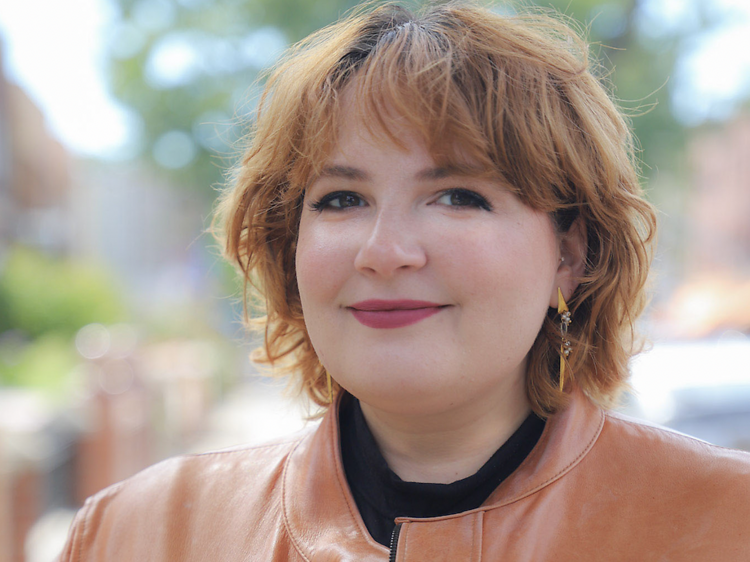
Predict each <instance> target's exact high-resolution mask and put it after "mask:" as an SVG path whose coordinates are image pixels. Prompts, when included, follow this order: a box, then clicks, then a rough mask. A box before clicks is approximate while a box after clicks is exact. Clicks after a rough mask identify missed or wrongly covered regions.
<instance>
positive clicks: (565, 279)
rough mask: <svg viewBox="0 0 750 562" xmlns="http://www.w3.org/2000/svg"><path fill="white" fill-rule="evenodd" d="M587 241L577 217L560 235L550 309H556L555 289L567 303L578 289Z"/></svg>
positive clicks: (584, 226) (583, 228)
mask: <svg viewBox="0 0 750 562" xmlns="http://www.w3.org/2000/svg"><path fill="white" fill-rule="evenodd" d="M587 251H588V239H587V237H586V224H585V223H584V222H583V219H582V218H581V217H578V218H577V219H576V220H574V221H573V224H572V225H570V228H569V229H568V231H567V232H564V233H563V234H561V235H560V258H562V259H561V260H560V263H559V265H558V267H557V273H556V274H555V286H554V287H553V289H552V294H551V295H550V300H549V305H550V307H552V308H554V309H557V288H558V287H560V289H561V290H562V294H563V298H564V299H565V300H566V301H569V300H570V299H571V297H572V296H573V293H574V292H575V290H576V289H577V288H578V284H579V283H580V280H581V278H582V277H583V274H584V273H585V272H586V254H587Z"/></svg>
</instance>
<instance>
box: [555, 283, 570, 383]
mask: <svg viewBox="0 0 750 562" xmlns="http://www.w3.org/2000/svg"><path fill="white" fill-rule="evenodd" d="M557 313H558V314H559V315H560V335H561V336H562V343H561V344H560V390H562V389H563V384H564V382H565V363H566V362H567V359H568V356H569V355H570V349H571V345H570V340H569V339H568V326H570V322H571V319H570V310H568V305H567V304H566V302H565V299H564V298H563V294H562V290H561V289H560V287H558V288H557Z"/></svg>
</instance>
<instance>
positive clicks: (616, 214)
mask: <svg viewBox="0 0 750 562" xmlns="http://www.w3.org/2000/svg"><path fill="white" fill-rule="evenodd" d="M592 68H594V69H595V68H596V67H595V66H592V63H591V61H590V60H589V53H588V44H587V43H586V42H585V41H584V40H583V39H581V38H580V37H579V35H578V34H577V33H576V32H575V31H574V30H573V29H571V27H570V26H569V25H568V24H566V23H565V22H564V21H562V19H561V18H560V17H557V16H549V15H546V14H543V13H526V14H521V15H503V14H500V13H497V12H494V11H492V10H489V9H486V8H482V7H477V6H475V5H472V4H467V3H457V2H450V3H446V4H442V5H437V6H429V7H427V8H425V9H424V10H423V11H421V12H420V13H418V14H413V13H411V12H410V11H408V10H406V9H404V8H403V7H400V6H398V5H393V4H387V5H380V6H376V7H373V6H369V7H366V8H362V9H360V10H358V11H355V12H353V13H352V14H349V15H348V16H346V17H344V18H343V19H341V20H340V21H338V22H337V23H334V24H332V25H330V26H329V27H326V28H324V29H322V30H321V31H318V32H316V33H314V34H313V35H311V36H310V37H308V38H307V39H305V40H303V41H301V42H300V43H298V44H297V45H295V46H293V47H292V48H291V49H290V50H289V51H288V52H287V53H286V55H285V56H284V57H282V59H281V60H280V61H279V63H278V64H277V65H276V66H275V67H274V68H273V69H271V70H270V71H269V72H268V73H267V74H266V76H265V78H266V85H265V89H264V93H263V94H262V96H261V98H260V101H259V104H258V107H257V112H256V114H255V120H254V124H253V126H252V131H251V133H250V134H249V136H248V146H247V149H246V152H245V153H244V156H243V157H242V158H241V160H240V161H239V163H238V164H237V166H236V167H235V168H234V169H233V170H232V173H231V176H230V177H231V179H230V181H229V185H228V187H227V189H226V190H225V191H224V192H223V193H222V195H221V197H220V198H219V201H218V205H217V207H216V213H215V216H214V223H213V227H214V232H215V234H216V235H217V236H218V238H219V240H220V242H221V243H222V245H223V247H224V252H225V256H226V258H227V259H228V260H230V261H231V262H232V263H233V264H235V265H236V267H237V268H238V270H239V271H240V272H241V275H242V277H243V279H244V292H243V294H244V305H245V322H246V324H247V325H248V326H254V327H255V328H256V329H257V328H258V327H259V328H260V329H261V330H262V331H263V334H264V339H263V344H262V347H261V348H260V349H258V350H256V351H255V352H254V356H253V358H254V359H255V360H256V361H260V362H265V363H270V364H271V365H273V366H274V369H273V370H272V372H273V373H274V374H277V375H278V374H291V381H292V383H294V384H295V385H296V387H297V389H298V390H299V391H300V392H304V393H306V394H307V395H308V396H309V397H310V398H311V399H312V401H313V402H315V403H317V404H319V405H321V406H324V407H325V406H326V405H327V404H328V403H329V400H328V390H327V384H326V373H325V369H324V367H323V365H322V364H321V363H320V361H319V360H318V357H317V355H316V354H315V351H314V349H313V346H312V343H311V341H310V337H309V335H308V333H307V330H306V328H305V319H304V315H303V311H302V306H301V304H300V296H299V291H298V288H297V278H296V273H295V247H296V241H297V235H298V227H299V221H300V212H301V208H302V197H303V195H304V190H305V186H306V185H308V184H309V183H310V182H311V181H312V179H314V177H315V175H316V174H317V173H318V172H319V171H320V169H321V168H322V167H323V165H324V164H325V162H326V158H327V157H328V155H329V154H330V153H331V151H332V149H333V147H334V146H335V145H336V135H337V130H338V124H339V123H340V121H339V120H340V118H341V98H342V93H343V91H344V90H345V89H347V88H351V89H353V91H354V96H355V98H354V99H355V100H356V103H358V104H359V106H360V107H361V108H362V110H363V112H364V114H365V116H366V119H365V120H366V121H367V122H368V123H369V124H370V126H371V127H372V128H373V129H377V130H378V131H379V132H380V133H385V134H386V135H388V136H389V137H390V139H391V140H392V141H393V142H396V143H398V142H399V141H398V138H396V137H395V135H394V133H392V132H391V129H390V127H389V123H392V122H393V121H392V119H393V116H394V113H395V114H396V115H398V116H399V118H400V119H399V121H400V122H401V124H402V125H403V122H404V121H403V120H406V123H408V125H409V126H410V127H411V128H413V130H414V131H415V132H417V133H418V134H420V135H421V137H422V138H423V139H424V141H425V143H426V146H427V148H428V150H429V151H430V153H431V154H432V155H433V158H434V159H435V162H436V164H438V165H444V164H445V165H458V164H460V162H461V161H463V162H465V161H466V157H467V156H468V157H469V158H470V159H471V162H472V163H473V164H475V165H476V164H479V165H480V166H482V168H483V169H485V170H487V172H488V173H490V174H492V175H494V176H496V177H500V178H502V179H503V183H504V184H507V185H510V186H513V189H514V190H515V192H516V194H517V196H518V197H520V198H521V200H522V201H524V202H525V203H526V204H527V205H529V206H531V207H532V208H534V209H537V210H541V211H543V212H546V213H548V214H549V215H550V217H551V218H552V220H553V223H554V224H555V225H556V228H557V230H558V233H560V234H562V233H564V232H566V231H567V230H568V229H569V228H570V226H571V224H572V223H573V221H574V220H576V219H579V218H580V220H582V221H583V222H584V224H585V229H586V233H587V243H588V251H587V260H586V272H585V275H584V277H583V278H582V279H581V280H580V281H581V283H580V285H579V286H578V288H577V290H576V291H575V293H574V295H573V297H572V298H571V299H570V302H569V303H568V304H569V306H570V309H571V312H572V315H573V319H574V322H573V324H572V325H571V327H570V333H569V339H570V340H571V341H572V342H573V349H574V352H573V353H572V354H571V355H570V357H569V359H568V365H569V367H568V369H569V370H568V372H570V373H571V374H572V377H573V383H571V384H575V385H576V386H578V387H579V388H580V389H582V390H583V391H584V392H585V393H586V394H587V395H588V396H589V397H590V398H591V399H593V400H594V401H595V402H597V403H599V404H600V405H602V406H604V407H611V406H612V405H613V404H614V403H615V400H616V398H617V395H618V393H619V392H620V391H621V390H622V389H623V388H624V387H625V386H626V385H627V377H628V371H627V362H628V359H629V358H630V356H631V355H632V354H633V353H634V352H635V344H634V342H635V338H634V322H635V319H636V317H637V316H638V315H639V314H640V313H641V312H642V310H643V307H644V306H645V291H644V287H645V284H646V278H647V274H648V269H649V265H650V261H651V253H652V246H653V241H654V238H655V231H656V218H655V213H654V210H653V208H652V206H651V205H650V204H649V203H648V202H647V201H646V200H645V199H644V198H643V193H642V190H641V187H640V185H639V178H638V168H637V160H636V158H635V156H634V140H633V137H632V134H631V131H630V128H629V126H628V123H627V121H626V119H625V118H624V117H623V114H622V112H621V111H620V110H619V109H618V107H617V106H616V104H615V103H614V102H613V100H612V99H611V97H610V96H609V95H608V92H607V90H606V88H605V87H604V86H603V85H602V83H600V80H599V79H597V78H596V77H595V75H594V73H593V72H592V70H591V69H592ZM252 308H255V309H259V310H260V312H258V310H250V309H252ZM556 316H557V314H556V311H555V310H553V309H550V310H549V314H548V317H547V318H546V319H545V321H544V324H543V327H542V329H541V330H540V332H539V335H538V336H537V338H536V341H535V342H534V344H533V346H532V348H531V350H530V353H529V358H528V361H527V373H526V391H527V395H528V398H529V400H530V403H531V405H532V408H533V409H534V411H535V412H536V413H538V414H540V415H543V416H545V415H549V414H551V413H554V412H555V411H557V410H558V409H560V408H562V407H564V405H565V403H566V396H567V394H566V393H567V392H568V391H569V389H570V386H569V385H567V384H566V388H565V390H564V391H561V390H560V389H559V387H558V376H559V357H560V351H559V350H560V327H559V320H556ZM334 390H335V391H337V390H338V386H337V385H336V384H335V381H334Z"/></svg>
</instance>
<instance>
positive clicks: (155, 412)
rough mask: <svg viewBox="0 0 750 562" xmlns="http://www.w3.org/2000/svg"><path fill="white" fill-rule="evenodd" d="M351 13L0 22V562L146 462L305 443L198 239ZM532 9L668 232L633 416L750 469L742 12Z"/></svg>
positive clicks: (300, 411) (60, 534)
mask: <svg viewBox="0 0 750 562" xmlns="http://www.w3.org/2000/svg"><path fill="white" fill-rule="evenodd" d="M354 3H355V2H352V1H350V0H319V1H316V2H307V1H304V0H73V1H70V2H59V1H55V0H23V1H20V0H16V1H8V2H3V3H1V4H0V53H1V54H2V56H1V57H0V562H10V561H13V562H20V561H27V562H46V561H50V560H52V559H53V558H54V556H55V555H56V554H57V552H58V551H59V549H60V548H61V546H62V543H63V541H64V538H65V535H66V533H67V529H68V525H69V523H70V520H71V517H72V515H73V513H74V511H75V509H76V508H77V507H78V506H80V505H81V502H82V501H83V500H84V499H85V497H87V496H88V495H90V494H92V493H94V492H96V491H97V490H99V489H100V488H102V487H104V486H106V485H108V484H110V483H113V482H115V481H117V480H120V479H122V478H125V477H127V476H129V475H131V474H133V473H134V472H136V471H138V470H140V469H141V468H143V467H145V466H147V465H149V464H151V463H153V462H155V461H158V460H160V459H162V458H164V457H167V456H169V455H173V454H176V453H180V452H185V451H202V450H208V449H212V448H217V447H223V446H229V445H232V444H236V443H244V442H253V441H259V440H263V439H268V438H271V437H274V436H276V435H279V434H283V433H288V432H290V431H294V430H295V429H297V428H299V427H301V426H302V425H303V421H302V417H303V415H304V413H305V412H306V408H305V406H304V405H299V404H296V403H292V402H289V401H285V400H283V399H282V398H281V397H280V394H281V393H280V389H281V386H280V385H279V384H278V383H271V382H268V379H264V378H261V377H259V376H258V373H257V371H256V370H255V369H254V367H253V366H252V365H251V364H250V362H249V361H248V358H247V355H248V352H249V351H250V349H251V348H252V347H253V342H251V341H249V339H248V337H247V336H246V335H245V334H244V333H243V330H242V328H241V324H240V318H241V301H240V299H239V296H240V292H239V291H240V285H239V284H238V281H237V279H236V277H235V276H234V273H233V271H232V270H231V268H229V267H228V266H227V265H226V264H224V263H223V262H222V260H221V258H220V252H219V249H218V247H217V245H216V243H215V242H214V241H213V239H212V238H211V236H210V235H208V234H206V233H205V229H206V228H207V227H208V225H209V218H210V213H211V208H212V205H213V202H214V200H215V197H216V195H217V189H218V188H219V187H220V185H221V183H222V181H223V173H224V171H225V170H226V168H227V167H228V166H229V165H231V164H232V163H233V162H234V161H235V158H236V156H237V141H238V139H240V138H241V137H242V135H243V134H244V133H245V132H246V124H247V123H248V120H249V119H250V115H251V113H252V111H253V109H254V107H255V104H256V101H257V98H258V94H259V86H258V85H257V84H256V83H255V80H256V78H257V76H258V72H259V71H260V70H261V69H263V68H265V67H267V66H268V65H270V64H272V63H273V62H274V61H275V59H276V58H277V57H278V55H279V53H281V52H282V50H283V49H284V48H285V47H286V46H288V45H289V44H290V43H292V42H294V41H296V40H298V39H300V38H302V37H304V36H305V35H306V34H308V33H309V32H311V31H313V30H315V29H317V28H319V27H321V26H323V25H325V24H327V23H329V22H331V21H333V20H334V19H336V18H337V17H338V15H339V14H341V13H342V12H343V11H345V10H347V9H348V8H350V7H351V6H353V5H354ZM539 4H541V5H543V6H547V7H549V6H552V7H554V8H557V9H559V10H561V11H563V12H564V13H566V14H567V15H569V16H570V17H572V18H573V19H575V20H577V21H579V22H580V24H581V27H582V29H585V30H587V33H588V35H589V37H590V39H591V40H592V41H593V45H592V50H593V55H594V56H595V57H596V58H597V59H598V60H599V61H600V62H601V64H602V68H603V73H604V74H607V73H609V71H612V72H611V74H610V75H609V76H610V78H609V80H610V81H611V82H612V85H613V88H614V92H615V95H616V96H617V98H618V99H619V100H620V103H621V105H622V106H623V107H624V108H625V110H626V112H627V113H628V114H629V115H631V117H632V122H633V125H634V127H635V130H636V133H637V136H638V138H639V140H640V149H641V153H640V157H641V158H642V160H643V164H644V166H643V170H642V174H643V184H644V187H645V188H646V190H647V192H648V196H649V198H650V199H651V200H652V201H653V202H654V203H655V204H656V205H657V206H658V208H659V209H660V212H661V214H660V217H659V220H660V228H661V231H660V241H659V250H658V253H657V256H656V261H655V267H654V275H653V281H652V284H653V292H654V298H653V301H652V304H651V306H650V308H649V310H648V313H647V314H646V316H645V317H644V319H643V322H642V326H641V328H642V330H643V331H644V332H645V333H646V334H647V335H648V336H649V338H650V341H651V343H650V345H649V348H648V350H647V352H646V353H644V354H642V355H641V356H638V357H637V358H635V359H634V360H633V361H632V372H633V386H634V393H633V394H632V396H630V397H629V399H628V402H627V405H626V407H625V410H626V411H627V412H629V413H631V414H633V415H636V416H639V417H643V418H646V419H650V420H653V421H656V422H658V423H662V424H666V425H669V426H671V427H674V428H676V429H678V430H680V431H683V432H686V433H689V434H692V435H696V436H698V437H700V438H702V439H706V440H708V441H711V442H714V443H718V444H721V445H726V446H730V447H739V448H745V449H748V450H750V220H749V219H748V217H749V216H750V104H749V103H748V100H750V3H748V2H746V1H745V0H610V1H606V2H601V1H595V0H561V1H552V2H539ZM497 9H499V10H503V11H508V10H509V9H508V8H507V7H506V8H497Z"/></svg>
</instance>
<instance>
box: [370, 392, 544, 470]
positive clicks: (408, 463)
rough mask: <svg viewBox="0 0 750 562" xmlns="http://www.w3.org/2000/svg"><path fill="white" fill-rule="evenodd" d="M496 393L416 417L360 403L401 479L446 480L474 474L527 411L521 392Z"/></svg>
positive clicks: (527, 406) (518, 424)
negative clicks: (504, 394) (450, 409)
mask: <svg viewBox="0 0 750 562" xmlns="http://www.w3.org/2000/svg"><path fill="white" fill-rule="evenodd" d="M502 398H504V399H502ZM502 398H501V399H500V400H498V399H497V397H496V396H491V397H489V399H485V400H478V401H473V402H472V403H471V404H467V405H466V406H465V407H463V408H457V409H454V410H452V411H450V412H447V413H446V412H441V413H440V414H436V415H420V416H414V415H410V414H398V413H392V412H386V411H383V410H379V409H377V408H374V407H372V406H370V405H368V404H365V403H364V402H361V401H360V404H361V406H362V413H363V414H364V416H365V419H366V420H367V425H368V426H369V428H370V431H371V432H372V434H373V436H374V437H375V441H376V442H377V444H378V447H379V448H380V451H381V453H382V455H383V457H384V458H385V460H386V462H387V463H388V466H389V467H390V468H391V470H393V472H395V473H396V474H397V475H398V476H399V477H400V478H401V479H402V480H404V481H407V482H433V483H441V484H448V483H451V482H455V481H456V480H461V479H463V478H467V477H469V476H471V475H472V474H474V473H476V472H477V471H478V470H479V469H480V468H481V467H482V466H483V465H484V464H485V463H486V462H487V460H489V458H490V457H491V456H492V455H493V454H494V453H495V451H497V450H498V449H499V448H500V447H501V446H502V444H503V443H505V442H506V441H507V440H508V438H509V437H510V436H511V435H513V433H514V432H515V431H516V430H517V429H518V427H519V426H520V425H521V423H523V421H524V420H525V419H526V417H527V416H528V415H529V412H530V407H529V404H528V401H527V400H526V398H525V394H524V393H523V392H521V393H520V396H517V395H515V394H514V395H513V396H512V397H510V396H507V395H506V396H505V397H502Z"/></svg>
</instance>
